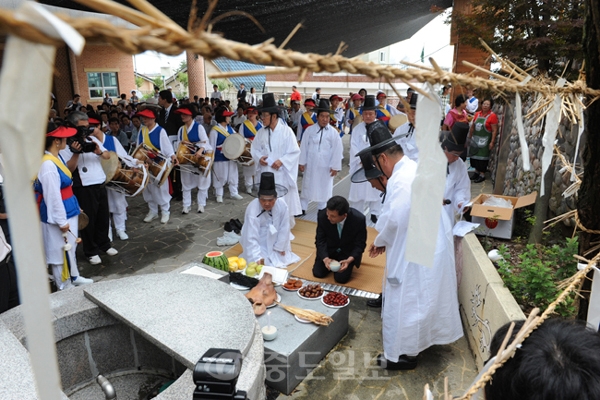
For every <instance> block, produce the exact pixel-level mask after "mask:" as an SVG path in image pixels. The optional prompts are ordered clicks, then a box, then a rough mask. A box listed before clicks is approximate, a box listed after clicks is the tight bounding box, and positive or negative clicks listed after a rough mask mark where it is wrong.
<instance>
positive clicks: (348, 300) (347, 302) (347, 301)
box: [321, 297, 350, 308]
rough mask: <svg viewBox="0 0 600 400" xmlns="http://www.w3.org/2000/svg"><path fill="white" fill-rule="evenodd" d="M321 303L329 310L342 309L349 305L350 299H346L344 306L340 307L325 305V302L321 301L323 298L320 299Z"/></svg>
mask: <svg viewBox="0 0 600 400" xmlns="http://www.w3.org/2000/svg"><path fill="white" fill-rule="evenodd" d="M321 303H323V305H324V306H325V307H329V308H344V307H346V306H348V304H350V298H348V299H347V300H346V304H344V305H341V306H333V305H331V304H327V303H325V300H323V297H321Z"/></svg>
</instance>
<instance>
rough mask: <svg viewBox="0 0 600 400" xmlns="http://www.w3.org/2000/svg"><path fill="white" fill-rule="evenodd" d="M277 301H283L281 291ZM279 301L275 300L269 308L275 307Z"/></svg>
mask: <svg viewBox="0 0 600 400" xmlns="http://www.w3.org/2000/svg"><path fill="white" fill-rule="evenodd" d="M276 301H277V303H279V302H280V301H281V296H280V295H279V293H277V300H276ZM277 303H275V302H273V304H271V305H270V306H267V308H273V307H276V306H277Z"/></svg>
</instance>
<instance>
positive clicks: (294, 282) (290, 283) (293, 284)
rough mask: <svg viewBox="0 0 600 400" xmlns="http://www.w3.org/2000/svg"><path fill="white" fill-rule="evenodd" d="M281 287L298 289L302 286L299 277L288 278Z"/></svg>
mask: <svg viewBox="0 0 600 400" xmlns="http://www.w3.org/2000/svg"><path fill="white" fill-rule="evenodd" d="M283 287H284V288H286V289H287V290H298V289H300V288H301V287H302V281H301V280H300V279H294V278H288V280H287V282H286V283H284V284H283Z"/></svg>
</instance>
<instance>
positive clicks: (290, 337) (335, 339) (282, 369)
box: [257, 287, 352, 394]
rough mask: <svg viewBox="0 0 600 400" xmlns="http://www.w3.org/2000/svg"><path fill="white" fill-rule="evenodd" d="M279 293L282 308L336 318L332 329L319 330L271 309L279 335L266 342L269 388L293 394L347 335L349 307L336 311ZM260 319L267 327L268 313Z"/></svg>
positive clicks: (297, 297)
mask: <svg viewBox="0 0 600 400" xmlns="http://www.w3.org/2000/svg"><path fill="white" fill-rule="evenodd" d="M276 290H277V293H279V294H280V295H281V303H282V304H285V305H290V306H295V307H301V308H304V309H309V310H315V311H318V312H320V313H323V314H326V315H329V316H331V317H332V318H333V322H332V323H331V324H329V326H319V325H315V324H313V323H309V324H305V323H301V322H298V321H297V320H296V318H295V317H294V315H292V314H290V313H289V312H287V311H285V310H284V309H283V308H281V307H279V306H276V307H273V308H271V309H269V311H270V312H271V315H270V316H269V318H270V320H271V325H273V326H275V327H276V328H277V332H278V335H277V338H276V339H275V340H272V341H265V366H266V368H267V384H268V385H269V386H271V387H273V388H274V389H277V390H279V391H280V392H283V393H285V394H290V393H291V392H292V391H293V390H294V388H295V387H296V386H297V385H298V384H299V383H300V382H302V380H304V378H306V376H307V375H308V374H309V373H310V371H312V370H313V369H314V368H315V367H316V366H317V365H318V364H319V361H321V360H322V359H323V358H324V357H325V356H326V355H327V354H328V353H329V352H330V351H331V349H333V348H334V347H335V346H336V345H337V344H338V343H339V341H340V340H341V339H342V338H343V337H344V336H345V335H346V333H347V332H348V319H349V307H344V308H338V309H334V308H330V307H327V306H325V305H323V304H322V303H321V301H320V300H305V299H302V298H300V297H299V296H298V295H297V292H288V291H286V290H284V289H283V288H282V287H277V288H276ZM350 301H352V299H351V300H350ZM257 319H258V323H259V324H260V326H261V327H263V326H266V325H267V320H268V318H267V315H266V313H265V314H263V315H261V316H259V317H258V318H257Z"/></svg>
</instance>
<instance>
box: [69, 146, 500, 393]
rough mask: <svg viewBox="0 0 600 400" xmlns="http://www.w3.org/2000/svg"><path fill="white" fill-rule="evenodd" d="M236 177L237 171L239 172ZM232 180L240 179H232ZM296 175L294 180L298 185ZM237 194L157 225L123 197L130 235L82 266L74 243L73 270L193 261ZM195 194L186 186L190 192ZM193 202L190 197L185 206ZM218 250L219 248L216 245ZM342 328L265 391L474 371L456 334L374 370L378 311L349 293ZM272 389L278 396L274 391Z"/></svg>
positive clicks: (435, 382)
mask: <svg viewBox="0 0 600 400" xmlns="http://www.w3.org/2000/svg"><path fill="white" fill-rule="evenodd" d="M343 142H344V148H345V152H344V161H343V171H342V172H341V173H340V174H339V175H338V177H336V183H337V182H339V181H340V180H341V179H342V178H343V177H345V176H346V175H347V174H348V147H349V142H350V137H349V136H348V135H346V136H344V138H343ZM240 178H242V177H241V176H240ZM240 182H243V180H242V179H240ZM301 185H302V182H301V177H300V178H299V182H298V186H299V187H301ZM491 186H492V185H491V181H490V180H489V179H488V180H486V181H484V182H483V183H481V184H473V187H472V193H473V197H475V196H476V195H477V194H479V193H482V192H484V193H489V192H491ZM240 194H242V196H243V197H244V199H243V200H239V201H236V200H232V199H229V198H228V195H229V194H228V192H227V190H226V191H225V198H224V203H222V204H217V203H216V202H215V197H214V194H212V193H210V194H209V199H208V202H207V206H206V211H205V212H204V213H202V214H198V213H195V212H192V213H190V214H187V215H182V214H181V209H182V204H181V202H178V201H174V200H173V201H171V219H170V221H169V222H168V223H167V224H166V225H163V224H161V223H160V222H159V220H154V221H153V222H151V223H144V222H143V221H142V220H143V218H144V216H145V215H146V213H147V212H148V209H147V206H146V203H145V202H144V201H143V199H142V197H141V196H139V197H137V198H133V199H130V201H129V220H128V221H127V232H128V234H129V237H130V239H129V240H128V241H121V240H119V239H117V238H116V237H115V241H114V242H113V245H114V247H115V248H116V249H118V250H119V254H118V255H116V256H114V257H108V256H106V255H102V256H101V258H102V261H103V262H102V264H100V265H95V266H92V265H90V264H89V263H88V262H87V261H86V260H85V258H84V257H83V254H82V253H81V249H80V250H79V251H78V260H79V263H78V264H79V268H80V271H81V274H82V275H83V276H86V277H92V278H94V280H96V281H101V280H105V279H116V278H120V277H123V276H128V275H134V274H148V273H162V272H169V271H172V270H174V269H176V268H179V267H181V266H182V265H184V264H187V263H189V262H192V261H200V260H201V258H202V257H203V255H204V254H205V253H206V252H207V251H209V250H215V249H217V248H218V246H217V245H216V239H217V238H218V237H219V236H221V235H222V234H223V224H224V223H225V222H226V221H229V219H231V218H239V219H240V220H243V216H244V211H245V208H246V206H247V204H248V203H249V202H250V201H251V200H252V197H251V196H249V195H247V194H246V193H245V192H244V191H243V190H240ZM194 195H195V193H193V196H192V198H195V197H194ZM195 208H196V204H195V203H193V205H192V210H195ZM223 249H225V248H223ZM350 307H351V309H350V331H349V332H348V335H347V336H346V337H345V338H344V339H343V340H342V341H341V342H340V343H339V345H338V346H337V347H336V348H335V349H333V350H332V352H331V353H330V354H329V355H328V356H327V357H326V358H325V359H324V360H323V361H321V363H320V364H319V366H318V367H317V368H316V369H315V370H314V371H313V372H312V373H311V374H310V375H309V376H308V377H307V379H305V381H304V382H303V383H301V384H300V385H299V386H298V388H297V390H296V391H295V392H294V393H293V394H292V395H291V396H284V395H279V394H278V393H275V392H271V393H270V394H269V398H270V399H271V398H272V399H274V398H279V399H285V398H290V399H308V398H314V397H315V395H318V396H319V397H323V398H327V399H342V398H343V399H357V400H358V399H360V400H368V399H388V398H394V399H421V398H422V395H423V386H424V385H425V384H426V383H429V384H430V386H431V387H433V388H434V391H435V393H436V394H439V393H442V392H443V381H444V377H446V376H448V377H449V378H450V389H451V392H452V393H453V394H454V395H458V394H459V393H461V392H462V390H463V389H465V388H466V387H468V386H469V384H470V383H471V381H472V380H473V378H474V377H475V375H476V367H475V363H474V359H473V357H472V355H471V352H470V350H469V349H468V345H467V341H466V340H465V339H464V338H463V339H460V340H459V341H457V342H456V343H454V344H452V345H448V346H435V347H433V348H430V349H428V350H427V351H425V352H423V353H422V354H421V355H420V356H419V367H418V368H417V369H416V370H414V371H407V372H393V371H391V372H388V371H385V370H381V369H379V368H378V367H377V366H376V364H375V357H376V356H377V354H379V352H381V349H382V343H381V319H380V314H379V310H377V309H370V308H368V307H366V300H365V299H362V298H352V302H351V305H350ZM278 395H279V397H277V396H278Z"/></svg>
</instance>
